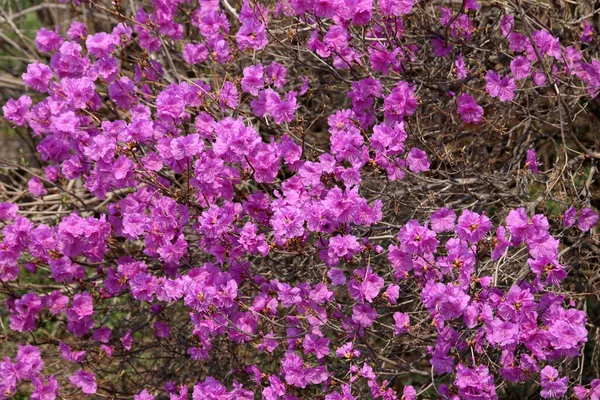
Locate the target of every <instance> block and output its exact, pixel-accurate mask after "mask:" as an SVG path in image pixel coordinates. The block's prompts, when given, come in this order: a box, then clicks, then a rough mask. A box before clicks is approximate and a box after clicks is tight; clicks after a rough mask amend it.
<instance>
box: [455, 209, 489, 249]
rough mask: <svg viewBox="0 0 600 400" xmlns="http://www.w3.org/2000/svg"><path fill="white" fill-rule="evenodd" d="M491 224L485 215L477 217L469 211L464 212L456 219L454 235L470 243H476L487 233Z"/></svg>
mask: <svg viewBox="0 0 600 400" xmlns="http://www.w3.org/2000/svg"><path fill="white" fill-rule="evenodd" d="M491 227H492V222H491V221H490V219H489V218H488V217H486V215H485V214H482V215H479V214H477V213H474V212H472V211H469V210H464V211H463V213H462V214H461V215H460V217H459V218H458V224H457V225H456V228H455V232H456V235H457V236H458V237H459V238H461V239H463V240H466V241H468V242H470V243H477V242H479V241H480V240H481V239H483V238H484V236H485V235H486V234H487V233H488V232H489V230H490V229H491Z"/></svg>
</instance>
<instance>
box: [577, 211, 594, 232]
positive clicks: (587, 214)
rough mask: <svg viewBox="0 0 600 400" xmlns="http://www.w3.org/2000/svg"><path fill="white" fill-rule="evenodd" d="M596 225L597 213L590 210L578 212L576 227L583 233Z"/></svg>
mask: <svg viewBox="0 0 600 400" xmlns="http://www.w3.org/2000/svg"><path fill="white" fill-rule="evenodd" d="M597 223H598V213H597V212H596V211H594V210H592V209H591V208H584V209H582V210H581V211H580V212H579V218H577V227H578V228H579V230H581V231H583V232H587V231H589V230H590V229H593V228H594V227H595V226H596V224H597Z"/></svg>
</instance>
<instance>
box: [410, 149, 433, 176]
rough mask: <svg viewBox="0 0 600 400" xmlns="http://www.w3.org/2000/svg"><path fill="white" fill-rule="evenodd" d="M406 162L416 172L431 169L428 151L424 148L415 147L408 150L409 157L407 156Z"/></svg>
mask: <svg viewBox="0 0 600 400" xmlns="http://www.w3.org/2000/svg"><path fill="white" fill-rule="evenodd" d="M406 163H407V164H408V169H410V170H411V171H412V172H414V173H415V174H418V173H419V172H424V171H429V166H430V164H429V160H428V159H427V153H425V152H424V151H423V150H420V149H417V148H416V147H413V148H412V149H410V151H409V152H408V157H406Z"/></svg>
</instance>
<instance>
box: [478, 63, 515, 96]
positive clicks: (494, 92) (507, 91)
mask: <svg viewBox="0 0 600 400" xmlns="http://www.w3.org/2000/svg"><path fill="white" fill-rule="evenodd" d="M485 82H486V89H487V92H488V93H489V95H490V96H492V97H498V98H499V99H500V101H502V102H505V101H511V100H512V99H514V97H515V89H516V88H517V86H516V85H515V80H514V79H513V78H512V77H510V76H508V75H506V76H505V77H504V78H502V79H500V76H499V75H498V74H496V73H495V72H494V71H491V70H490V71H488V72H487V74H486V76H485Z"/></svg>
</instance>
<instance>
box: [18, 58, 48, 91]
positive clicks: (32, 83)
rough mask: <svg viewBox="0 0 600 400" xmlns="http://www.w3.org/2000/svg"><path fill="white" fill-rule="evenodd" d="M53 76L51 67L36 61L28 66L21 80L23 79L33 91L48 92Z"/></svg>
mask: <svg viewBox="0 0 600 400" xmlns="http://www.w3.org/2000/svg"><path fill="white" fill-rule="evenodd" d="M53 75H54V74H53V72H52V69H51V68H50V67H49V66H47V65H46V64H42V63H40V62H39V61H35V62H33V63H32V64H29V65H28V66H27V72H25V73H24V74H23V75H22V76H21V78H23V83H24V84H25V85H27V86H29V87H30V88H32V89H33V90H37V91H38V92H46V91H47V90H48V84H49V83H50V80H51V79H52V76H53Z"/></svg>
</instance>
